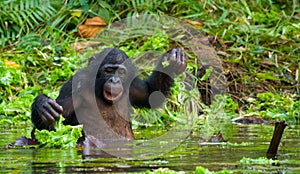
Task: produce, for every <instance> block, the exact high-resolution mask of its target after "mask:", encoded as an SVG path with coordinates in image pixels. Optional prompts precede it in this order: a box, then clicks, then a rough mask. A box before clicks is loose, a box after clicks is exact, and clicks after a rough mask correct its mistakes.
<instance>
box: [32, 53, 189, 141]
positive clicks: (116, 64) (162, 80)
mask: <svg viewBox="0 0 300 174" xmlns="http://www.w3.org/2000/svg"><path fill="white" fill-rule="evenodd" d="M165 62H167V63H165ZM186 65H187V63H186V57H185V54H184V52H183V51H182V50H181V49H179V48H174V49H171V50H169V51H168V52H166V53H164V54H163V55H162V56H161V57H160V58H159V60H158V63H157V65H156V67H155V69H154V71H153V72H152V74H151V75H150V76H149V77H148V78H147V79H145V80H142V79H140V78H139V77H137V69H136V67H135V65H134V64H133V62H132V61H131V60H130V59H129V58H128V56H127V55H126V54H125V53H124V52H123V51H121V50H119V49H117V48H107V49H104V50H103V51H102V52H100V53H99V54H96V55H94V56H93V57H92V58H90V59H89V64H88V66H87V67H86V68H83V69H81V70H79V71H78V72H77V73H76V74H74V75H73V76H72V77H71V78H70V79H69V80H68V81H67V82H66V83H65V84H64V85H63V86H62V88H61V90H60V93H59V96H58V97H57V99H56V100H53V99H51V98H49V97H48V96H46V95H44V94H41V95H39V96H37V97H36V98H35V100H34V102H33V104H32V107H31V108H32V117H31V120H32V122H33V124H34V126H35V127H36V128H37V129H39V130H41V129H48V130H52V129H53V125H54V123H55V121H57V120H58V119H59V117H60V114H62V115H63V117H65V121H64V124H67V125H78V124H83V127H85V126H86V127H88V126H87V125H86V124H89V123H88V122H93V119H94V120H97V119H98V118H101V119H103V120H104V122H105V125H107V126H108V127H109V128H110V129H111V130H112V131H113V132H115V133H117V134H118V135H120V136H122V137H125V138H127V139H133V138H134V136H133V132H132V129H131V122H130V107H131V106H134V107H145V108H154V107H158V106H159V105H161V104H162V103H163V101H164V96H166V95H167V94H168V92H169V91H170V88H171V86H172V84H173V78H174V77H175V76H176V75H178V74H180V73H182V72H183V71H184V70H185V68H186ZM87 117H89V118H92V119H87V120H86V119H85V118H87ZM103 125H104V124H103ZM103 125H99V126H98V127H99V129H98V130H97V131H98V132H99V134H101V133H102V134H105V133H103V132H105V131H104V130H105V129H106V128H104V126H103ZM87 130H88V128H87ZM100 137H101V136H100Z"/></svg>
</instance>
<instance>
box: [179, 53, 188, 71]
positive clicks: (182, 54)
mask: <svg viewBox="0 0 300 174" xmlns="http://www.w3.org/2000/svg"><path fill="white" fill-rule="evenodd" d="M186 66H187V60H186V57H185V54H184V52H183V51H182V52H181V67H180V68H181V69H180V72H183V71H184V70H185V68H186Z"/></svg>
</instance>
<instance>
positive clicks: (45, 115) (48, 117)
mask: <svg viewBox="0 0 300 174" xmlns="http://www.w3.org/2000/svg"><path fill="white" fill-rule="evenodd" d="M41 118H42V121H43V123H45V124H46V125H50V124H52V123H53V122H54V121H55V119H54V118H53V117H52V116H51V115H50V114H49V113H48V112H47V111H46V110H44V111H43V112H42V114H41Z"/></svg>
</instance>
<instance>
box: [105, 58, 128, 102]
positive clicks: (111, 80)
mask: <svg viewBox="0 0 300 174" xmlns="http://www.w3.org/2000/svg"><path fill="white" fill-rule="evenodd" d="M101 76H102V80H103V79H105V82H104V84H103V88H102V89H103V91H102V94H103V97H104V99H105V100H106V101H108V102H110V103H112V102H116V101H118V100H120V99H121V97H122V96H123V93H124V85H123V84H124V83H125V80H126V77H127V69H126V67H125V66H124V65H123V64H105V65H103V67H102V69H101Z"/></svg>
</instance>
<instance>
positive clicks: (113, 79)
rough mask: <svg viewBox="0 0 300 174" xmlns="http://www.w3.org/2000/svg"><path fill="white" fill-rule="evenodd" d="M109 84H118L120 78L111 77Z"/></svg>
mask: <svg viewBox="0 0 300 174" xmlns="http://www.w3.org/2000/svg"><path fill="white" fill-rule="evenodd" d="M109 82H110V83H113V84H117V83H120V78H119V77H115V76H113V77H111V78H110V79H109Z"/></svg>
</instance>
